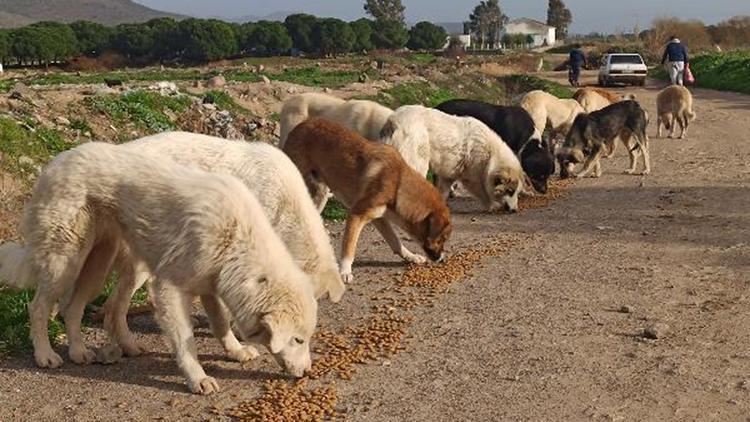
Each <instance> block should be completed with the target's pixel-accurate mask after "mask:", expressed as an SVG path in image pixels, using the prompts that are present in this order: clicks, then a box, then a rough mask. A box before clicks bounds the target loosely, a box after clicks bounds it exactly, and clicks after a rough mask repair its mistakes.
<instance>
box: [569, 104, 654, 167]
mask: <svg viewBox="0 0 750 422" xmlns="http://www.w3.org/2000/svg"><path fill="white" fill-rule="evenodd" d="M646 126H648V114H647V113H646V111H645V110H644V109H643V108H641V106H640V105H639V104H638V102H636V101H632V100H629V101H621V102H618V103H614V104H612V105H610V106H607V107H605V108H603V109H601V110H599V111H595V112H593V113H591V114H580V115H578V117H576V119H575V121H574V122H573V126H572V127H571V129H570V131H569V132H568V136H566V137H565V143H564V144H563V146H562V147H561V148H560V150H559V151H558V152H557V160H558V161H559V162H560V177H561V178H566V177H569V176H570V175H571V173H572V170H573V168H574V167H575V166H576V164H580V163H583V168H582V169H581V171H580V172H579V173H578V174H576V177H585V176H586V175H588V174H589V173H591V171H592V170H594V177H599V176H600V175H601V171H602V170H601V163H600V159H601V157H602V155H603V154H604V152H605V151H607V150H609V151H611V150H612V148H613V147H614V142H615V140H616V139H617V138H618V137H619V138H620V139H621V140H622V143H623V144H625V147H626V148H628V152H629V153H630V168H629V169H628V170H626V171H625V173H627V174H633V173H635V168H636V161H637V160H638V155H639V154H640V153H642V154H643V166H644V170H643V174H644V175H645V174H649V173H650V172H651V160H650V158H649V145H648V142H649V140H648V135H647V134H646Z"/></svg>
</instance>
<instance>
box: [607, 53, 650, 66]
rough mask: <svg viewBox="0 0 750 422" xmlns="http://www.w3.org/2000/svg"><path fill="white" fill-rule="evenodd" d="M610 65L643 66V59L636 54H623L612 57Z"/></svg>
mask: <svg viewBox="0 0 750 422" xmlns="http://www.w3.org/2000/svg"><path fill="white" fill-rule="evenodd" d="M610 63H612V64H643V59H641V56H639V55H637V54H624V55H618V56H612V57H611V59H610Z"/></svg>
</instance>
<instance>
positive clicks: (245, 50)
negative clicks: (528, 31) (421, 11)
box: [0, 0, 448, 65]
mask: <svg viewBox="0 0 750 422" xmlns="http://www.w3.org/2000/svg"><path fill="white" fill-rule="evenodd" d="M371 1H372V0H370V1H368V3H370V2H371ZM374 3H382V0H380V1H375V2H374ZM386 3H387V1H386ZM399 3H400V2H399ZM386 12H387V13H392V11H389V10H386ZM371 13H373V14H376V15H377V16H374V19H366V18H362V19H359V20H356V21H353V22H345V21H343V20H340V19H336V18H318V17H316V16H312V15H307V14H294V15H290V16H289V17H287V18H286V20H285V21H284V22H272V21H259V22H248V23H243V24H235V23H228V22H224V21H220V20H216V19H185V20H181V21H176V20H174V19H171V18H159V19H153V20H150V21H148V22H145V23H127V24H121V25H117V26H114V27H109V26H105V25H101V24H98V23H94V22H88V21H79V22H74V23H71V24H64V23H57V22H39V23H35V24H32V25H28V26H25V27H22V28H18V29H10V30H0V60H1V61H2V63H4V64H21V65H45V64H50V63H57V62H64V61H67V60H69V59H70V58H72V57H76V56H80V55H85V56H89V57H99V56H101V55H102V54H103V53H104V52H114V53H117V54H120V55H122V56H124V57H126V58H128V59H131V60H133V61H138V62H184V63H197V62H208V61H214V60H221V59H226V58H232V57H241V56H273V55H287V54H290V53H292V52H294V51H297V52H300V53H305V54H308V55H316V56H337V55H340V54H346V53H350V52H363V51H368V50H373V49H388V50H394V49H401V48H404V47H408V48H409V49H412V50H435V49H440V48H442V47H443V46H444V45H445V44H446V41H447V39H448V33H447V32H446V31H445V29H443V28H442V27H440V26H437V25H435V24H432V23H430V22H419V23H417V24H416V25H414V26H413V27H412V28H411V29H407V27H406V24H405V23H404V21H403V19H393V18H391V17H389V16H386V15H383V13H384V12H383V11H381V10H379V9H373V12H371Z"/></svg>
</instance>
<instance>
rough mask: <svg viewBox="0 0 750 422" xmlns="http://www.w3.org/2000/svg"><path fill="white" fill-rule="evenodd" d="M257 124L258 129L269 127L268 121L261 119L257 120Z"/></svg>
mask: <svg viewBox="0 0 750 422" xmlns="http://www.w3.org/2000/svg"><path fill="white" fill-rule="evenodd" d="M255 124H257V125H258V127H265V126H267V125H268V121H267V120H266V119H263V118H261V119H258V120H256V121H255Z"/></svg>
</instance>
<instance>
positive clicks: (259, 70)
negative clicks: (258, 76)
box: [258, 64, 266, 72]
mask: <svg viewBox="0 0 750 422" xmlns="http://www.w3.org/2000/svg"><path fill="white" fill-rule="evenodd" d="M265 70H266V67H265V66H264V65H262V64H259V65H258V72H263V71H265Z"/></svg>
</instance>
